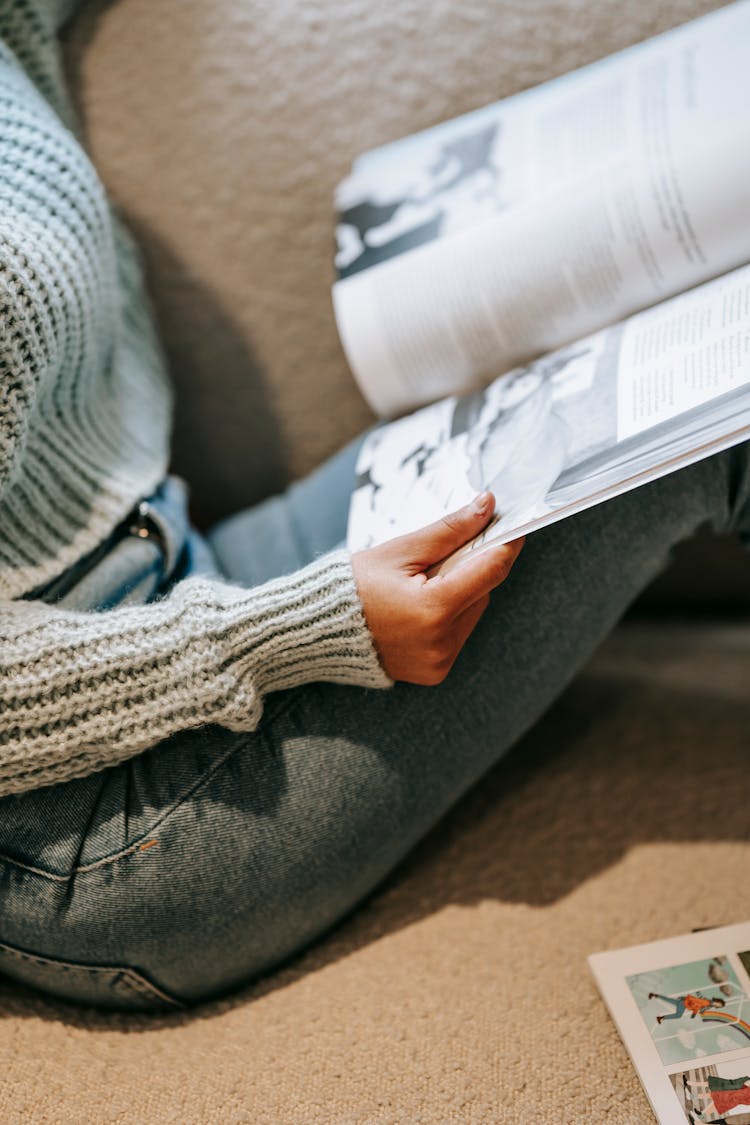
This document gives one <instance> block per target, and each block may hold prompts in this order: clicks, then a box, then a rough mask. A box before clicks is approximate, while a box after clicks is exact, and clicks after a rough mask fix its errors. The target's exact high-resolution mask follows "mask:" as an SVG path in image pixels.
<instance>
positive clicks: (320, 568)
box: [229, 549, 393, 695]
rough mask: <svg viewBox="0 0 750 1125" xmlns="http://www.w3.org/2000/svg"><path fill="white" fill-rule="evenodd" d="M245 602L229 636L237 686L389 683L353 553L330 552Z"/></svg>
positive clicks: (378, 685) (260, 589)
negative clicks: (357, 578)
mask: <svg viewBox="0 0 750 1125" xmlns="http://www.w3.org/2000/svg"><path fill="white" fill-rule="evenodd" d="M235 593H236V591H235ZM259 605H262V607H263V612H262V614H261V615H258V606H259ZM247 607H248V617H247V619H246V620H244V621H238V622H237V624H236V626H235V628H234V629H232V632H231V640H230V654H229V670H230V671H231V672H233V673H234V676H235V677H236V679H237V681H238V682H239V683H240V685H242V684H245V683H247V684H248V685H249V684H252V685H253V689H255V690H258V691H259V692H260V694H261V695H265V694H266V692H269V691H281V690H284V689H286V688H292V687H297V686H299V685H301V684H305V683H312V682H314V681H327V682H329V683H338V684H352V685H355V686H358V687H366V688H386V687H391V686H392V684H393V681H392V680H391V679H390V677H389V676H388V675H387V674H386V673H385V671H384V670H383V667H382V665H381V663H380V660H379V658H378V654H377V651H376V649H375V644H374V642H373V639H372V635H371V634H370V631H369V629H368V627H367V624H366V622H365V618H364V614H363V612H362V605H361V603H360V600H359V595H358V593H357V587H356V585H355V582H354V574H353V571H352V565H351V559H350V556H349V552H348V551H346V550H344V549H340V550H337V551H332V552H330V553H329V554H326V555H323V556H322V557H321V558H319V559H316V561H315V562H313V563H311V564H310V565H309V566H307V567H305V568H304V569H302V570H298V571H296V572H295V573H294V574H290V575H286V576H284V577H282V578H276V579H273V580H272V581H271V582H267V583H265V584H264V585H263V586H261V587H255V588H254V589H253V590H251V591H247Z"/></svg>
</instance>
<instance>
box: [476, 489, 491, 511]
mask: <svg viewBox="0 0 750 1125" xmlns="http://www.w3.org/2000/svg"><path fill="white" fill-rule="evenodd" d="M491 503H492V494H491V493H489V492H480V494H479V496H477V498H476V500H475V501H474V511H475V512H476V514H477V515H478V516H486V515H487V513H488V512H489V510H490V504H491Z"/></svg>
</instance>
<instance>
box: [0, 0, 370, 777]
mask: <svg viewBox="0 0 750 1125" xmlns="http://www.w3.org/2000/svg"><path fill="white" fill-rule="evenodd" d="M65 8H66V5H65V4H62V5H60V4H59V3H57V2H53V0H46V2H45V0H34V2H32V0H16V2H15V3H11V4H10V5H6V6H5V7H4V8H3V9H1V10H0V39H2V40H3V42H0V638H1V642H0V643H1V647H0V677H1V678H0V795H3V794H6V793H11V792H20V791H23V790H24V789H28V788H32V787H34V786H39V785H47V784H50V783H52V782H56V781H62V780H65V779H68V778H71V777H76V776H81V775H83V774H86V773H90V772H92V771H93V770H96V769H99V768H102V767H104V766H106V765H110V764H113V763H116V762H118V761H121V760H123V759H124V758H126V757H128V756H130V755H132V754H135V753H138V752H139V751H141V750H143V749H144V748H146V747H148V746H151V745H153V744H154V743H156V742H157V741H159V740H160V739H162V738H165V737H167V736H168V735H170V734H172V733H174V732H176V731H179V730H186V729H189V728H191V727H196V726H199V725H201V724H203V723H207V722H217V723H223V724H224V725H226V726H229V727H231V728H232V729H235V730H250V729H253V728H254V727H255V726H256V725H257V723H258V720H259V718H260V714H261V707H262V696H263V694H264V693H265V692H267V691H271V690H278V689H281V688H289V687H293V686H295V685H297V684H301V683H305V682H309V681H312V680H330V681H335V682H341V683H352V684H359V685H362V686H368V687H384V686H387V685H388V684H389V683H390V681H389V680H388V678H387V677H386V675H385V674H384V672H383V671H382V669H381V667H380V665H379V662H378V659H377V655H376V653H375V650H374V647H373V644H372V640H371V638H370V635H369V633H368V631H367V627H366V624H365V621H364V618H363V616H362V612H361V607H360V604H359V600H358V598H357V592H356V587H355V585H354V580H353V576H352V572H351V565H350V562H349V559H348V556H347V555H346V553H344V552H337V553H334V554H331V555H328V556H325V557H323V558H322V559H320V560H318V561H317V562H316V563H314V564H313V565H312V566H310V567H308V568H307V569H306V570H304V571H302V572H300V573H298V574H296V575H292V576H290V577H288V578H284V579H280V580H278V581H276V582H272V583H269V584H268V585H266V586H264V587H262V588H259V589H254V590H252V591H247V590H244V589H239V588H237V587H234V586H231V585H228V584H226V583H221V582H220V581H214V580H206V579H192V580H187V581H185V582H183V583H180V584H178V585H177V586H176V587H175V589H174V590H173V592H172V594H171V596H169V597H167V598H165V599H164V600H163V601H161V602H157V603H155V604H152V605H149V606H144V607H129V608H123V609H120V610H117V611H111V612H105V613H89V614H80V613H72V612H65V611H62V610H60V609H56V608H54V607H50V606H48V605H46V604H44V603H41V602H34V601H28V600H15V599H18V598H19V597H20V596H21V595H23V594H26V593H28V592H29V591H31V590H33V589H34V588H35V587H37V586H38V585H39V584H41V583H43V582H46V581H48V580H50V579H52V578H54V577H56V576H57V575H59V574H60V573H62V572H63V571H64V570H65V569H66V568H67V567H69V566H70V565H71V564H73V563H75V562H76V561H77V560H78V559H80V558H81V557H82V556H83V555H85V554H86V553H87V552H88V551H90V550H91V549H92V548H93V547H95V546H96V545H97V544H99V543H100V542H101V541H102V540H103V539H104V538H106V536H107V535H108V534H109V532H110V531H111V530H112V529H113V527H114V526H115V525H116V524H117V523H118V522H119V521H120V520H121V519H122V518H123V517H124V516H125V515H126V514H127V512H128V511H129V510H130V509H131V508H132V507H133V505H134V503H135V502H136V501H137V500H138V499H139V498H140V497H142V496H144V495H147V494H148V493H149V492H151V491H152V490H153V489H154V488H155V486H156V485H157V483H158V482H159V481H160V480H161V479H162V478H163V476H164V474H165V471H166V465H167V454H168V431H169V412H170V401H169V397H170V396H169V391H168V387H167V382H166V378H165V374H164V367H163V362H162V358H161V354H160V350H159V346H158V343H157V339H156V335H155V332H154V330H153V326H152V322H151V317H150V315H149V309H148V304H147V300H146V296H145V292H144V288H143V284H142V279H141V275H140V271H139V267H138V261H137V255H136V252H135V250H134V247H133V245H132V242H131V240H130V238H129V236H128V235H127V233H126V232H125V230H124V229H123V228H122V226H121V224H119V223H118V222H117V220H116V219H115V218H114V217H113V216H112V214H111V212H110V208H109V206H108V203H107V200H106V198H105V195H104V191H103V189H102V186H101V184H100V182H99V179H98V177H97V175H96V172H95V171H94V169H93V167H92V165H91V163H90V162H89V160H88V159H87V158H86V156H85V154H84V153H83V151H82V149H81V147H80V145H79V144H78V142H77V140H76V138H75V136H74V133H73V132H72V131H71V125H74V123H73V122H72V120H71V119H70V109H69V103H68V99H67V97H66V94H65V91H64V89H63V87H62V83H61V81H60V76H59V67H58V61H57V55H56V42H55V30H56V26H57V22H58V19H59V17H60V15H61V13H62V11H63V9H65ZM20 60H23V64H24V66H23V67H22V66H21V61H20ZM24 68H25V69H24Z"/></svg>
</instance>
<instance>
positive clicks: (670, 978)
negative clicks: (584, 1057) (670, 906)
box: [588, 922, 750, 1125]
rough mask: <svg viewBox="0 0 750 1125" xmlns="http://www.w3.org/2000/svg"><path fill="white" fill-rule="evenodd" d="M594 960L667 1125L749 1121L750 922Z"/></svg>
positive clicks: (621, 1030) (614, 1016)
mask: <svg viewBox="0 0 750 1125" xmlns="http://www.w3.org/2000/svg"><path fill="white" fill-rule="evenodd" d="M588 960H589V965H590V967H591V971H592V973H593V975H594V978H595V980H596V983H597V986H598V988H599V991H600V992H601V994H602V997H603V999H604V1001H605V1003H606V1005H607V1007H608V1009H609V1013H610V1015H611V1016H612V1019H613V1020H614V1022H615V1024H616V1026H617V1029H618V1031H619V1033H620V1036H621V1037H622V1040H623V1042H624V1044H625V1046H626V1048H627V1050H628V1052H629V1054H630V1057H631V1058H632V1060H633V1064H634V1066H635V1068H636V1071H637V1073H638V1077H639V1078H640V1080H641V1082H642V1083H643V1087H644V1090H645V1091H646V1094H647V1096H648V1099H649V1101H650V1102H651V1106H652V1108H653V1111H654V1113H655V1115H656V1119H657V1121H658V1122H659V1123H660V1125H697V1123H698V1122H713V1123H716V1125H729V1123H730V1122H731V1123H732V1125H750V923H749V922H744V923H741V924H738V925H733V926H724V927H721V928H718V929H712V930H703V931H699V932H697V933H692V934H684V935H682V936H680V937H675V938H670V939H667V940H665V941H656V942H651V943H649V944H647V945H637V946H631V947H630V948H629V949H618V950H613V951H611V952H606V953H595V954H592V955H591V956H590V957H589V959H588Z"/></svg>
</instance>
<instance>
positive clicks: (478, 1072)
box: [0, 0, 750, 1125]
mask: <svg viewBox="0 0 750 1125" xmlns="http://www.w3.org/2000/svg"><path fill="white" fill-rule="evenodd" d="M716 6H717V5H716V4H715V3H712V2H711V0H661V2H656V3H654V2H651V3H647V2H645V0H642V2H640V3H635V4H623V3H622V0H598V2H597V3H593V2H589V0H463V2H462V3H460V4H456V3H451V2H450V0H399V2H394V3H391V4H376V3H374V2H368V0H307V2H305V0H275V2H274V0H213V2H212V3H207V2H206V0H181V2H179V3H178V2H177V0H172V2H164V0H162V2H161V3H157V2H155V0H114V2H112V3H108V4H101V3H96V4H94V5H93V6H90V7H89V8H88V9H86V10H84V11H83V13H82V14H81V15H80V16H79V18H78V20H77V22H76V23H75V24H74V25H73V27H72V29H71V31H70V33H69V43H68V54H69V60H70V69H71V74H72V76H73V80H74V82H75V85H76V89H77V93H78V97H79V100H80V103H81V105H82V107H83V110H84V113H85V118H86V123H87V131H88V135H89V138H90V145H91V149H92V151H93V153H94V156H95V159H96V162H97V164H98V166H99V168H100V170H101V172H102V175H103V177H104V179H105V181H106V183H107V185H108V187H109V188H110V190H111V192H112V194H113V195H114V197H115V199H116V200H117V201H118V203H119V204H120V205H121V207H122V208H123V210H124V211H125V213H126V215H127V217H128V219H129V220H130V222H131V224H132V225H133V227H134V228H135V230H136V232H137V234H138V235H139V237H140V239H141V241H142V243H143V246H144V249H145V252H146V256H147V260H148V265H149V269H150V274H151V280H152V287H153V292H154V296H155V301H156V305H157V308H158V313H159V317H160V320H161V323H162V326H163V330H164V333H165V338H166V341H167V349H168V355H169V360H170V363H171V367H172V371H173V376H174V381H175V383H176V385H177V388H178V402H179V407H178V413H177V433H176V445H175V465H176V467H177V468H178V469H179V470H181V471H182V472H183V473H184V474H185V475H187V476H188V477H189V478H190V479H191V481H192V483H193V487H194V496H195V505H196V513H197V515H198V517H199V518H201V519H203V520H207V519H210V518H212V517H214V516H218V515H220V514H222V513H224V512H227V511H229V510H231V509H233V508H234V507H236V506H238V505H239V504H242V503H246V502H249V501H250V500H252V499H255V498H258V497H260V496H261V495H264V494H265V493H267V492H268V491H269V490H271V489H272V488H274V487H275V486H277V485H279V484H281V483H282V482H283V481H284V480H286V479H288V478H289V476H290V475H294V474H297V473H299V472H301V471H303V470H305V469H306V468H308V467H310V466H312V465H313V464H314V463H316V462H317V461H318V460H319V459H320V458H321V457H322V456H324V455H325V454H326V453H327V452H329V451H330V450H332V449H333V448H335V447H336V446H337V445H339V444H340V443H341V442H342V441H343V440H344V439H346V438H347V437H349V436H350V435H351V434H353V433H354V432H355V431H356V430H357V429H358V428H359V427H361V426H362V424H363V423H365V422H366V421H367V420H368V414H367V411H366V408H365V407H364V405H363V403H362V401H361V399H360V398H359V396H358V394H357V392H356V390H355V389H354V385H353V383H352V380H351V377H350V375H349V373H348V371H347V368H346V364H345V361H344V358H343V355H342V352H341V350H340V347H339V344H338V340H337V335H336V331H335V327H334V323H333V317H332V313H331V306H330V299H329V287H330V282H331V277H332V269H331V248H332V234H331V195H332V191H333V187H334V185H335V183H336V181H337V180H338V179H339V178H340V177H341V176H342V174H344V172H345V171H346V170H347V167H348V165H349V162H350V161H351V159H352V157H353V156H354V155H355V154H356V153H358V152H359V151H361V150H362V149H365V148H368V147H370V146H372V145H374V144H377V143H379V142H382V141H386V140H388V139H391V138H395V137H397V136H399V135H401V134H403V133H404V132H410V131H413V130H415V129H417V128H419V127H422V126H426V125H429V124H432V123H434V122H436V121H438V120H440V119H442V118H444V117H447V116H452V115H455V114H456V113H459V112H461V111H463V110H467V109H470V108H472V107H474V106H478V105H481V104H483V103H485V102H487V101H489V100H492V99H494V98H497V97H500V96H502V95H504V94H509V93H512V92H513V91H515V90H518V89H520V88H522V87H525V86H528V85H530V84H532V83H536V82H539V81H542V80H543V79H545V78H548V77H551V76H553V75H555V74H558V73H561V72H563V71H566V70H569V69H570V68H572V67H574V66H576V65H580V64H582V63H585V62H587V61H589V60H593V59H595V58H597V57H599V56H601V55H603V54H606V53H608V52H611V51H613V50H616V49H617V48H619V47H623V46H625V45H627V44H629V43H632V42H634V41H637V40H639V39H641V38H644V37H646V36H648V35H650V34H653V33H655V32H658V31H660V30H662V29H666V28H668V27H670V26H672V25H674V24H676V23H679V22H681V21H683V20H685V19H688V18H690V17H692V16H694V15H698V14H700V13H701V12H703V11H707V10H709V9H710V8H712V7H716ZM715 558H716V556H715V553H714V551H713V548H711V551H710V553H707V552H706V551H705V549H704V553H703V554H702V555H701V556H699V557H698V562H699V564H701V565H702V567H703V570H704V572H705V571H707V570H709V569H710V570H712V571H714V573H712V574H709V579H710V580H711V581H710V582H709V587H710V589H707V588H706V589H704V590H703V593H704V594H705V593H707V592H713V593H716V592H717V590H719V592H721V593H722V594H724V595H729V594H731V595H732V599H733V600H732V602H731V608H732V614H731V616H725V617H723V618H722V619H721V620H719V619H717V618H715V617H713V618H710V619H706V618H703V619H701V620H699V621H695V620H694V621H692V622H689V621H683V620H674V619H670V620H665V619H664V618H663V617H660V618H659V619H657V620H654V619H653V618H649V619H639V620H636V621H631V622H630V623H629V624H627V625H626V626H624V627H622V628H621V629H620V630H619V631H618V632H617V634H616V635H615V636H614V637H613V638H612V639H611V640H610V641H609V642H608V643H607V645H606V646H605V647H604V649H603V650H602V651H601V652H600V653H599V654H598V656H597V657H596V658H595V660H594V661H593V662H592V664H591V665H590V667H589V668H588V670H587V671H586V672H585V674H584V675H583V676H582V677H581V678H580V679H579V680H578V682H577V683H576V684H575V685H574V687H573V688H572V689H571V690H570V691H569V692H568V693H567V694H566V696H565V697H564V698H563V699H562V700H561V701H560V702H559V703H558V704H557V705H556V707H555V709H554V711H553V713H552V714H551V715H550V716H548V718H547V719H545V720H544V721H543V722H542V723H541V724H540V725H539V727H538V728H537V729H536V730H535V731H534V732H532V734H531V735H530V736H529V737H527V738H526V739H525V740H524V742H523V744H522V745H520V746H519V747H518V748H517V750H516V751H515V752H514V753H513V754H512V755H511V757H510V758H509V759H508V760H506V761H505V762H504V763H502V764H501V765H500V766H499V767H497V768H496V769H495V771H494V772H493V773H492V775H491V776H490V777H489V778H488V780H487V782H486V783H485V784H483V785H482V786H481V789H479V790H477V791H475V792H474V793H472V794H470V795H469V796H468V797H467V798H466V799H465V800H464V801H463V802H462V803H461V804H460V806H459V807H458V808H456V810H455V811H454V812H453V813H452V814H451V815H450V816H449V817H448V818H447V819H446V821H445V822H444V823H443V824H442V825H441V826H440V827H439V828H438V829H437V830H436V831H435V832H434V833H433V834H432V836H431V837H430V838H429V839H428V840H426V841H425V842H424V844H423V845H422V846H421V847H420V848H419V849H418V851H417V852H416V854H414V855H413V856H412V857H411V858H410V860H409V861H408V862H407V863H406V864H405V865H404V866H403V867H402V868H401V869H400V870H399V871H398V872H396V873H395V875H394V876H393V877H392V879H391V880H390V881H389V883H388V885H387V886H386V887H384V888H382V890H381V891H380V892H379V893H378V894H377V895H376V896H375V897H374V898H373V900H372V901H371V902H370V903H369V904H368V905H367V906H366V907H365V908H364V909H362V910H360V911H359V912H358V913H357V914H356V915H355V917H353V918H352V919H351V920H350V921H348V922H347V923H346V924H345V925H343V926H342V927H341V928H340V929H339V930H338V931H337V932H336V933H335V934H333V935H332V936H331V937H330V938H329V939H328V940H327V941H325V942H323V943H321V944H320V945H319V946H317V947H316V948H315V949H313V950H312V951H310V952H309V954H308V955H307V956H305V957H304V958H302V959H301V960H300V961H299V962H297V963H296V964H294V965H293V966H291V967H290V968H288V969H286V970H284V971H283V972H281V973H279V974H277V975H276V976H274V977H272V978H270V979H268V980H266V981H263V982H261V983H260V984H258V985H257V986H255V987H253V988H250V989H248V990H246V991H245V992H243V993H242V994H241V995H238V996H236V997H234V998H232V999H231V1000H228V1001H225V1002H222V1003H221V1004H217V1005H213V1006H209V1007H207V1008H205V1009H203V1010H201V1011H199V1012H197V1013H196V1014H195V1015H191V1016H190V1017H176V1018H174V1019H159V1020H150V1019H145V1018H143V1019H141V1018H136V1019H134V1018H126V1017H121V1016H102V1015H98V1014H96V1013H94V1012H90V1011H86V1010H76V1009H73V1008H72V1007H68V1006H63V1005H62V1004H52V1003H48V1002H46V1001H44V1000H42V999H40V998H38V997H35V996H32V995H31V994H29V993H26V992H23V991H22V990H21V989H19V988H17V987H15V986H11V985H10V984H0V1073H2V1081H0V1121H2V1122H9V1123H12V1122H63V1121H64V1122H68V1121H69V1122H75V1123H76V1125H78V1123H81V1122H110V1121H112V1122H114V1121H122V1122H146V1121H152V1122H168V1121H169V1122H172V1121H180V1122H235V1121H238V1122H239V1121H247V1122H253V1123H260V1122H273V1123H275V1122H279V1123H287V1122H288V1123H289V1125H307V1123H310V1125H312V1123H317V1122H321V1123H323V1122H326V1123H327V1122H336V1123H338V1122H341V1123H349V1122H351V1123H355V1122H356V1123H360V1122H361V1123H365V1122H367V1123H369V1122H372V1123H375V1122H377V1123H380V1122H383V1123H385V1122H389V1123H411V1122H414V1123H417V1122H423V1123H442V1122H477V1123H479V1122H490V1123H494V1122H502V1123H505V1122H508V1123H512V1125H515V1123H521V1122H542V1123H549V1125H552V1123H554V1125H561V1123H568V1122H570V1123H573V1122H575V1123H576V1125H578V1123H582V1122H586V1123H597V1125H598V1123H600V1122H605V1121H606V1122H607V1123H608V1125H640V1123H641V1122H644V1123H646V1122H648V1121H650V1120H651V1116H650V1111H649V1109H648V1105H647V1103H646V1101H645V1098H644V1097H643V1095H642V1093H641V1091H640V1087H639V1085H638V1082H637V1080H636V1078H635V1076H634V1073H633V1071H632V1069H631V1066H630V1064H629V1061H628V1058H627V1056H626V1054H625V1052H624V1050H623V1048H622V1046H621V1044H620V1042H619V1040H618V1038H617V1035H616V1032H615V1030H614V1028H613V1026H612V1024H611V1023H610V1021H609V1018H608V1016H607V1014H606V1011H605V1009H604V1007H603V1005H602V1003H601V1002H600V1000H599V998H598V996H597V994H596V992H595V990H594V987H593V985H592V983H591V980H590V979H589V976H588V972H587V969H586V963H585V957H586V954H587V953H588V952H590V951H591V950H594V949H601V948H605V947H608V946H612V947H614V946H618V945H624V944H629V943H632V942H637V941H644V940H650V939H652V938H656V937H660V936H665V935H668V934H672V933H676V932H682V931H685V930H688V929H690V928H691V927H694V926H703V925H711V924H721V923H724V922H730V921H735V920H740V919H742V918H743V917H746V916H747V915H748V912H750V893H748V890H747V887H748V879H747V872H748V867H749V866H750V844H749V843H748V839H747V823H748V818H747V813H746V807H745V805H744V801H743V798H742V794H743V792H745V778H746V773H747V760H746V755H745V749H746V745H747V731H748V727H749V726H750V698H749V695H750V693H749V691H748V687H749V686H750V660H749V659H748V656H749V655H750V629H748V627H747V624H746V621H745V620H744V619H743V618H744V614H745V606H746V603H747V596H746V595H747V592H748V591H750V581H748V578H747V571H746V568H745V559H744V558H740V557H739V556H738V555H736V554H735V555H734V556H731V555H730V556H725V562H724V564H723V565H724V569H722V570H721V571H720V572H718V582H717V572H715V566H716V564H715V562H714V559H715ZM706 559H709V560H710V567H708V566H706V563H705V560H706ZM701 560H703V562H702V563H701ZM695 565H696V560H695V557H693V563H692V570H691V569H690V568H689V567H687V568H686V567H685V566H683V568H682V571H681V572H680V573H678V574H677V576H675V575H672V576H671V577H670V578H669V579H668V582H667V585H666V587H665V586H662V588H661V590H660V591H659V592H658V593H659V604H660V605H662V606H663V605H665V604H666V601H665V599H670V598H671V599H672V602H674V600H675V598H682V599H683V600H684V599H685V597H687V596H689V597H690V598H692V599H694V596H695V591H696V576H695ZM726 568H729V569H726ZM703 577H704V579H705V573H704V575H703ZM704 586H705V582H704ZM743 594H744V598H745V602H744V605H743V602H742V601H741V600H740V601H739V602H738V601H737V599H738V597H739V598H740V599H741V598H742V596H743ZM652 601H653V595H652ZM724 608H727V606H726V605H725V606H724Z"/></svg>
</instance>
